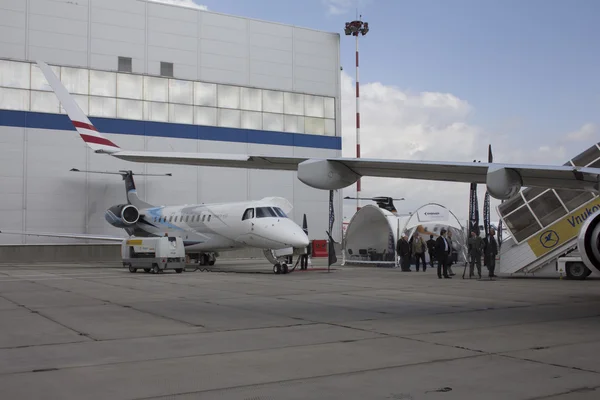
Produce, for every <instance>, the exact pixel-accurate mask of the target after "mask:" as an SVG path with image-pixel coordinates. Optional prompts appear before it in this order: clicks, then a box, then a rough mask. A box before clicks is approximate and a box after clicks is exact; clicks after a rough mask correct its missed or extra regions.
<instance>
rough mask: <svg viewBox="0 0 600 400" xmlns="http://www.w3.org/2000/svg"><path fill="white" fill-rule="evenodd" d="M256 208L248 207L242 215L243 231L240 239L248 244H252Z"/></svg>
mask: <svg viewBox="0 0 600 400" xmlns="http://www.w3.org/2000/svg"><path fill="white" fill-rule="evenodd" d="M254 213H255V210H254V208H247V209H246V210H245V211H244V214H243V215H242V227H243V233H242V234H241V235H240V237H239V240H240V241H241V242H242V243H244V244H247V245H252V241H253V240H252V232H253V231H254V223H255V221H254V217H255V215H254Z"/></svg>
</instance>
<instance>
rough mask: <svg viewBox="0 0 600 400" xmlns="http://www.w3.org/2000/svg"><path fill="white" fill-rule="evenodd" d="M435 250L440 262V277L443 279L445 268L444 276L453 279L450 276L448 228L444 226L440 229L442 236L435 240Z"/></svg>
mask: <svg viewBox="0 0 600 400" xmlns="http://www.w3.org/2000/svg"><path fill="white" fill-rule="evenodd" d="M435 250H436V251H435V254H436V259H437V262H438V267H437V274H438V278H440V279H442V270H443V273H444V278H446V279H452V278H451V277H450V276H448V254H449V252H450V244H449V243H448V241H447V240H446V230H445V229H444V228H442V230H441V231H440V236H439V237H438V238H437V240H436V242H435Z"/></svg>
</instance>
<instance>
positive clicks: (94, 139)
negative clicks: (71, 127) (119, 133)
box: [80, 133, 119, 149]
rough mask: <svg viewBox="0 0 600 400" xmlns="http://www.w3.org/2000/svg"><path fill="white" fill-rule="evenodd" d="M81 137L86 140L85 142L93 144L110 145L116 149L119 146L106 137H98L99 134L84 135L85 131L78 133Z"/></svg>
mask: <svg viewBox="0 0 600 400" xmlns="http://www.w3.org/2000/svg"><path fill="white" fill-rule="evenodd" d="M80 135H81V138H82V139H83V140H84V141H85V142H86V143H95V144H103V145H105V146H111V147H116V148H117V149H118V148H119V146H117V145H116V144H114V143H113V142H111V141H110V140H108V139H105V138H103V137H99V136H92V135H86V134H85V133H80Z"/></svg>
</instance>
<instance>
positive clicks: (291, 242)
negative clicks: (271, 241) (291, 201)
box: [279, 221, 309, 248]
mask: <svg viewBox="0 0 600 400" xmlns="http://www.w3.org/2000/svg"><path fill="white" fill-rule="evenodd" d="M290 222H291V221H290ZM279 240H281V241H283V242H284V243H285V244H287V245H288V246H291V247H295V248H301V247H306V246H308V244H309V240H308V236H307V235H306V233H304V231H303V230H302V228H300V227H299V226H298V225H296V224H293V223H292V224H289V225H288V226H287V227H286V232H285V233H284V234H283V235H282V237H280V238H279Z"/></svg>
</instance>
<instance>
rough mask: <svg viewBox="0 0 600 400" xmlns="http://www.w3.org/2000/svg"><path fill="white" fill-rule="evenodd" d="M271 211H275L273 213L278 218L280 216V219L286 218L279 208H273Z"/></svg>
mask: <svg viewBox="0 0 600 400" xmlns="http://www.w3.org/2000/svg"><path fill="white" fill-rule="evenodd" d="M273 210H275V213H277V215H278V216H280V217H281V218H287V215H286V214H285V213H284V212H283V210H282V209H281V208H279V207H273Z"/></svg>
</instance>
